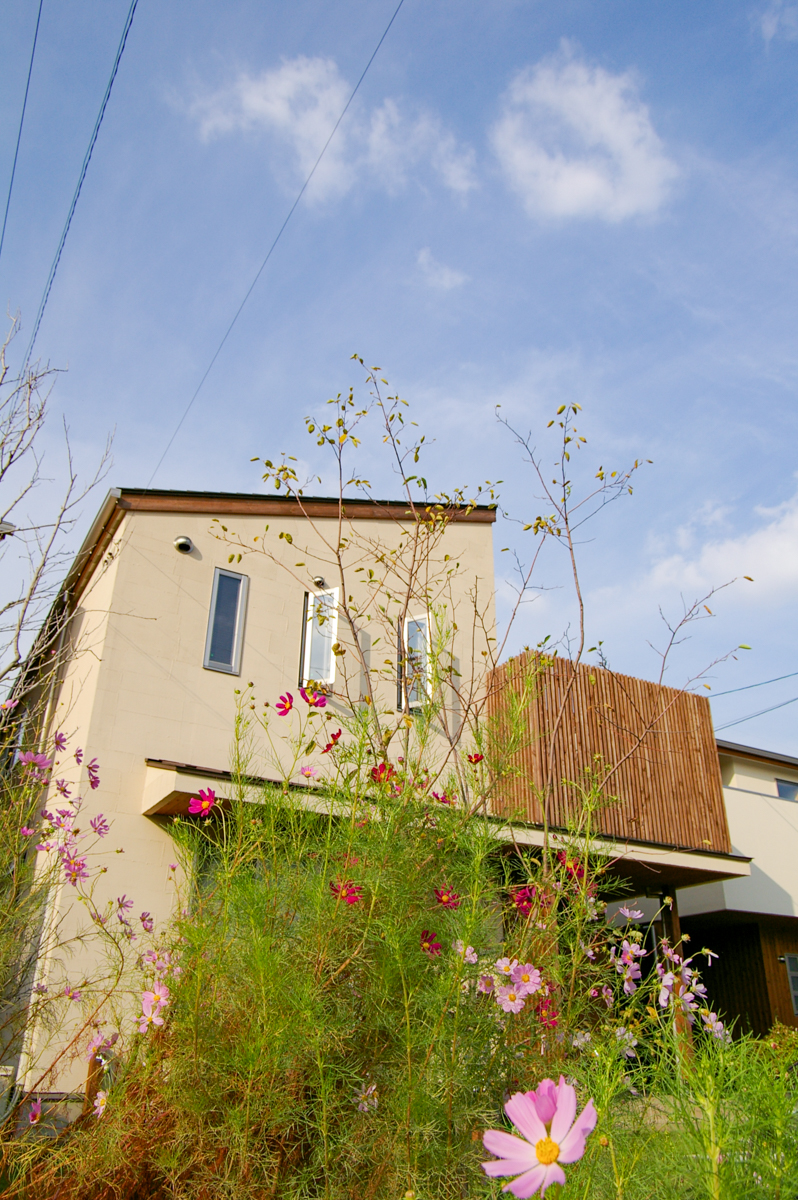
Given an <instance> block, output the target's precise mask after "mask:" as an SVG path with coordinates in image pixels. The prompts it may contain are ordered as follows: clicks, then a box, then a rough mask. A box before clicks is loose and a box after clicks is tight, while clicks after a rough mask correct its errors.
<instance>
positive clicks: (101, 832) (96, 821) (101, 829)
mask: <svg viewBox="0 0 798 1200" xmlns="http://www.w3.org/2000/svg"><path fill="white" fill-rule="evenodd" d="M89 824H90V825H91V827H92V829H93V830H94V832H95V833H96V834H97V837H101V838H102V837H105V835H106V834H107V833H110V832H111V826H110V825H109V824H108V822H107V821H106V819H105V817H104V816H103V814H102V813H97V816H96V817H92V819H91V820H90V821H89Z"/></svg>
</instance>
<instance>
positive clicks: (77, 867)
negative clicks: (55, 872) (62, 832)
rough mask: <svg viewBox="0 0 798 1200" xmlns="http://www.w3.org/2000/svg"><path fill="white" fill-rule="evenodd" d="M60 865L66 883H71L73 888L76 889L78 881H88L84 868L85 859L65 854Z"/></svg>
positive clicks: (87, 874) (86, 868) (87, 873)
mask: <svg viewBox="0 0 798 1200" xmlns="http://www.w3.org/2000/svg"><path fill="white" fill-rule="evenodd" d="M61 862H62V865H63V868H64V875H65V876H66V879H67V883H71V884H72V886H73V887H77V885H78V882H79V880H81V879H88V878H89V871H88V867H87V866H86V859H85V858H78V857H77V854H76V853H74V852H73V853H71V854H66V855H64V856H63V857H62V860H61Z"/></svg>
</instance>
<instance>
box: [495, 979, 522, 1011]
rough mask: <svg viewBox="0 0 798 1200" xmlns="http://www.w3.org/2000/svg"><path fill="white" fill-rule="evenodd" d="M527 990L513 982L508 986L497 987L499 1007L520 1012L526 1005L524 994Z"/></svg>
mask: <svg viewBox="0 0 798 1200" xmlns="http://www.w3.org/2000/svg"><path fill="white" fill-rule="evenodd" d="M525 995H526V992H525V991H524V989H523V987H519V986H518V985H517V984H514V983H511V984H509V985H508V986H507V987H500V988H497V989H496V1003H497V1004H498V1006H499V1008H503V1009H504V1011H505V1012H511V1013H519V1012H520V1011H521V1009H522V1008H523V1007H524V996H525Z"/></svg>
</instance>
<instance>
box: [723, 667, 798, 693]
mask: <svg viewBox="0 0 798 1200" xmlns="http://www.w3.org/2000/svg"><path fill="white" fill-rule="evenodd" d="M796 675H798V671H792V672H791V673H790V674H789V675H777V676H776V678H775V679H763V680H762V682H761V683H747V684H746V685H745V687H738V688H729V690H728V691H727V692H713V693H712V695H711V696H710V700H717V698H718V696H731V694H732V692H748V691H750V690H751V688H755V687H765V686H766V685H767V684H769V683H781V681H782V679H795V676H796Z"/></svg>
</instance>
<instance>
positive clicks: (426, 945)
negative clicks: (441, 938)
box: [421, 929, 441, 958]
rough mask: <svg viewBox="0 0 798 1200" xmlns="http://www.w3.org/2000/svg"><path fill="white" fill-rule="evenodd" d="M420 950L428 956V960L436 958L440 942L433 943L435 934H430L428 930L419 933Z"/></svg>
mask: <svg viewBox="0 0 798 1200" xmlns="http://www.w3.org/2000/svg"><path fill="white" fill-rule="evenodd" d="M421 949H422V950H423V951H424V953H425V954H428V955H429V957H430V958H436V957H437V955H439V954H440V952H441V944H440V942H436V941H435V934H434V933H430V931H429V929H423V930H422V931H421Z"/></svg>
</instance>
